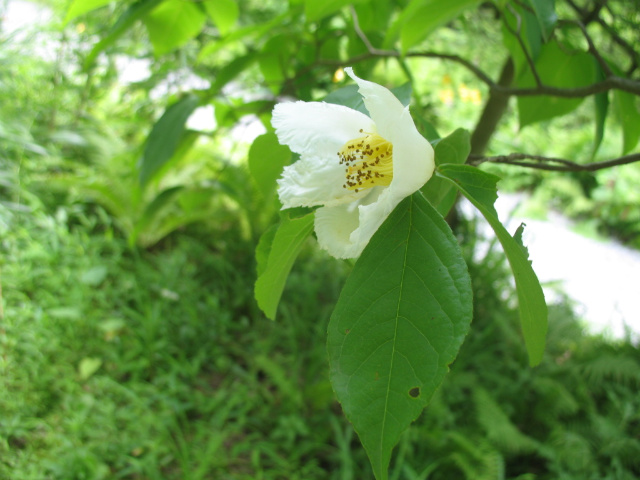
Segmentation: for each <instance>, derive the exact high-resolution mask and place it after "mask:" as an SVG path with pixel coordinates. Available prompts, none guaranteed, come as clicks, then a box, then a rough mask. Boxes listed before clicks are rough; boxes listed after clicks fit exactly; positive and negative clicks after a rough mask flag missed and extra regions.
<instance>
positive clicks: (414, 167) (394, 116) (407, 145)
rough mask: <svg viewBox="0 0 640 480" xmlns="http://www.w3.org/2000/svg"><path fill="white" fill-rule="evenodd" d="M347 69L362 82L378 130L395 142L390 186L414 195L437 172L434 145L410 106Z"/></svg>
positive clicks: (361, 89) (398, 193) (399, 193)
mask: <svg viewBox="0 0 640 480" xmlns="http://www.w3.org/2000/svg"><path fill="white" fill-rule="evenodd" d="M345 72H346V73H347V74H348V75H349V76H350V77H351V78H353V80H354V81H355V82H356V83H357V84H358V91H359V92H360V94H361V95H362V97H363V99H364V104H365V106H366V107H367V110H368V111H369V113H370V114H371V118H372V120H373V121H374V122H375V124H376V128H377V132H378V134H379V135H380V136H382V137H383V138H385V139H387V140H388V141H389V142H391V144H392V145H393V180H392V182H391V185H389V189H390V190H391V191H392V192H393V195H394V196H395V197H399V198H400V199H402V198H404V197H406V196H408V195H411V194H412V193H413V192H415V191H416V190H418V189H419V188H420V187H422V186H423V185H424V184H425V183H426V182H427V180H429V178H431V175H433V171H434V169H435V162H434V159H433V147H431V144H430V143H429V142H428V141H427V140H426V139H425V138H424V137H423V136H422V135H420V133H419V132H418V130H417V129H416V126H415V124H414V123H413V119H412V118H411V114H410V113H409V108H408V107H405V106H404V105H402V103H401V102H400V101H399V100H398V99H397V98H396V97H395V96H394V95H393V93H391V92H390V91H389V90H387V89H386V88H384V87H383V86H381V85H378V84H376V83H373V82H369V81H367V80H362V79H361V78H358V77H357V76H356V75H355V74H354V73H353V70H352V69H351V68H345Z"/></svg>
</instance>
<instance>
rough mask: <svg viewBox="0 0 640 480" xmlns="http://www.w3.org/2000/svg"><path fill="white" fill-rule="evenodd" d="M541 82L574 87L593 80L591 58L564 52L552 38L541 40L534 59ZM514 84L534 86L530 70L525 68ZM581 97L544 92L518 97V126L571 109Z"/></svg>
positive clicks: (585, 54)
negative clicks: (568, 96) (548, 41)
mask: <svg viewBox="0 0 640 480" xmlns="http://www.w3.org/2000/svg"><path fill="white" fill-rule="evenodd" d="M535 65H536V70H537V71H538V74H539V76H540V79H541V80H542V82H543V83H544V84H545V85H548V86H552V87H564V88H575V87H582V86H586V85H590V84H591V83H592V82H593V81H594V80H595V69H594V64H593V60H592V58H591V56H590V55H588V54H587V53H577V54H568V53H566V52H565V51H563V50H562V49H561V48H560V46H559V45H558V44H557V43H556V42H550V43H547V44H544V45H543V46H542V49H541V51H540V55H539V56H538V60H537V61H536V62H535ZM517 83H518V87H535V86H536V82H535V79H534V77H533V73H532V72H531V70H530V69H527V71H525V72H524V73H523V74H522V75H521V76H520V78H519V79H518V82H517ZM583 100H584V99H583V98H558V97H551V96H546V95H536V96H526V97H524V96H522V97H518V114H519V118H520V126H521V127H524V126H526V125H530V124H532V123H536V122H540V121H543V120H549V119H551V118H553V117H557V116H560V115H565V114H567V113H569V112H571V111H573V110H575V109H576V108H577V107H578V105H580V103H582V101H583Z"/></svg>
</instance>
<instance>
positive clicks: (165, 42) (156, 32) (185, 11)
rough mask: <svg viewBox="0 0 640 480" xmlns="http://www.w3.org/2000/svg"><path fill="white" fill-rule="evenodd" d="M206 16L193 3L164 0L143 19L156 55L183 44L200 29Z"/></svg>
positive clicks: (179, 0)
mask: <svg viewBox="0 0 640 480" xmlns="http://www.w3.org/2000/svg"><path fill="white" fill-rule="evenodd" d="M206 19H207V17H206V15H205V14H204V12H203V11H202V10H201V9H200V8H198V6H197V5H196V4H195V3H192V2H190V1H185V0H165V1H164V2H162V4H160V6H158V7H157V8H156V9H154V10H153V11H152V12H150V13H149V14H148V15H147V16H146V17H145V19H144V24H145V26H146V27H147V31H148V32H149V39H150V40H151V44H152V45H153V51H154V53H155V54H156V56H160V55H163V54H165V53H169V52H171V51H172V50H175V49H176V48H178V47H181V46H183V45H184V44H185V43H187V42H188V41H189V40H191V39H192V38H194V37H195V36H196V35H197V34H198V33H200V31H202V27H203V26H204V23H205V21H206Z"/></svg>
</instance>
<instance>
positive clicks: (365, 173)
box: [338, 130, 393, 192]
mask: <svg viewBox="0 0 640 480" xmlns="http://www.w3.org/2000/svg"><path fill="white" fill-rule="evenodd" d="M360 133H364V132H363V131H362V130H360ZM338 156H339V157H340V165H345V167H346V168H345V171H346V177H347V181H346V182H345V184H344V185H343V186H342V187H343V188H346V189H349V190H355V191H356V192H358V191H359V190H360V189H363V188H371V187H375V186H376V185H381V186H385V187H386V186H387V185H389V184H390V183H391V180H392V179H393V145H392V144H391V142H389V141H388V140H385V139H384V138H382V137H381V136H380V135H378V134H377V133H369V134H367V135H366V136H364V137H360V138H356V139H354V140H351V141H349V142H347V143H345V145H344V147H342V149H341V150H340V151H339V152H338Z"/></svg>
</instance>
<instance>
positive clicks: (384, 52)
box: [349, 5, 397, 57]
mask: <svg viewBox="0 0 640 480" xmlns="http://www.w3.org/2000/svg"><path fill="white" fill-rule="evenodd" d="M349 10H350V11H351V16H352V17H353V28H354V30H355V31H356V34H357V35H358V37H360V40H362V42H363V43H364V44H365V46H366V47H367V50H368V51H369V53H371V54H372V55H376V56H383V57H384V56H396V55H395V53H397V52H394V51H393V50H380V49H379V48H376V47H374V46H373V44H372V43H371V41H370V40H369V38H368V37H367V35H366V34H365V33H364V32H363V31H362V29H361V28H360V22H359V20H358V14H357V13H356V9H355V7H354V6H353V5H351V6H350V7H349Z"/></svg>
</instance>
